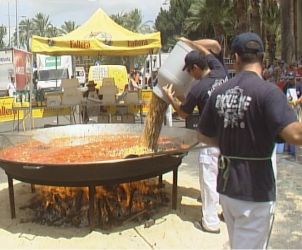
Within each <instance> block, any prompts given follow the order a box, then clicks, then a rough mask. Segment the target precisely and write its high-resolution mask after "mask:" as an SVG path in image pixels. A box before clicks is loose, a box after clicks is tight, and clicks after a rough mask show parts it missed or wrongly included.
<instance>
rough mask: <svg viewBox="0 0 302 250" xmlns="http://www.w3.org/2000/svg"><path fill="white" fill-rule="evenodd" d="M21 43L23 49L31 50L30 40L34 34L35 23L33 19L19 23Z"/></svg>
mask: <svg viewBox="0 0 302 250" xmlns="http://www.w3.org/2000/svg"><path fill="white" fill-rule="evenodd" d="M19 27H20V29H19V43H20V46H21V47H25V48H26V49H27V50H29V49H30V44H29V40H30V38H31V36H32V34H33V21H32V19H24V20H22V21H21V22H20V23H19Z"/></svg>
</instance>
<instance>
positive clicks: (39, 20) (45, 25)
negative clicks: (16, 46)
mask: <svg viewBox="0 0 302 250" xmlns="http://www.w3.org/2000/svg"><path fill="white" fill-rule="evenodd" d="M50 25H51V23H50V21H49V16H46V15H44V14H42V13H40V12H39V13H38V14H36V16H35V17H34V18H33V26H34V29H33V34H35V35H38V36H47V35H48V32H49V27H50Z"/></svg>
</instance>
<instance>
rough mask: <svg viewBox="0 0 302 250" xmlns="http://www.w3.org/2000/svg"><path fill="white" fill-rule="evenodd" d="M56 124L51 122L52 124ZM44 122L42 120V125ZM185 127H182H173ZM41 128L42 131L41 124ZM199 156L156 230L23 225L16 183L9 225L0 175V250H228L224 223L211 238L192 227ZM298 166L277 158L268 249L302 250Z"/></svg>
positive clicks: (25, 188) (189, 159)
mask: <svg viewBox="0 0 302 250" xmlns="http://www.w3.org/2000/svg"><path fill="white" fill-rule="evenodd" d="M55 120H56V119H52V118H49V120H48V121H47V123H49V124H53V123H54V122H55ZM44 122H45V121H44ZM174 125H175V126H179V127H183V126H184V123H183V122H179V121H178V122H177V121H175V123H174ZM40 126H43V124H42V123H41V124H40ZM10 130H11V124H10V123H7V124H2V125H0V132H2V133H5V131H10ZM197 156H198V152H197V151H192V152H190V153H189V154H188V156H186V157H185V158H184V160H183V163H182V165H181V167H180V169H179V176H178V181H179V183H178V184H179V196H178V204H179V207H178V209H177V210H176V211H172V210H171V209H170V207H166V208H162V209H160V210H159V211H158V213H157V214H156V215H155V216H154V219H155V225H153V226H151V227H150V228H144V225H143V224H142V223H136V222H129V223H128V224H126V225H123V226H122V227H119V228H116V229H114V230H110V231H102V230H95V231H94V232H89V230H88V229H87V228H65V227H48V226H45V225H37V224H33V223H21V219H25V218H26V215H27V212H26V211H24V210H19V209H18V208H19V207H20V206H22V205H24V204H25V203H26V202H27V201H28V199H29V198H30V197H31V193H30V188H29V185H28V184H24V183H20V182H17V181H15V182H14V184H15V185H14V188H15V199H16V207H17V219H15V220H11V219H10V213H9V202H8V190H7V182H6V176H5V173H4V172H3V171H2V170H0V242H1V244H0V248H1V249H29V248H31V249H54V248H56V249H100V248H101V249H228V236H227V230H226V226H225V224H224V223H222V224H221V233H220V234H219V235H212V234H208V233H203V232H200V231H198V230H197V229H195V228H194V226H193V224H192V222H193V221H194V220H196V219H199V217H200V205H201V204H200V203H198V202H197V201H196V197H197V196H198V194H199V191H198V189H199V188H198V187H199V184H198V171H197V167H196V161H197ZM301 176H302V166H301V164H297V163H296V162H295V160H294V159H293V158H292V157H290V156H288V155H286V154H281V155H278V180H277V184H278V202H277V208H276V218H275V223H274V227H273V231H272V235H271V239H270V244H269V248H270V249H277V248H278V249H302V240H301V239H302V222H301V218H302V217H301V213H302V182H301ZM171 178H172V177H171V174H166V175H164V180H165V183H166V189H167V191H168V192H170V190H171Z"/></svg>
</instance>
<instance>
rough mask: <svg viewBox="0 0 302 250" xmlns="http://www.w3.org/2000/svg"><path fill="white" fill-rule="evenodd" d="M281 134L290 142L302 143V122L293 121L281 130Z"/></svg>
mask: <svg viewBox="0 0 302 250" xmlns="http://www.w3.org/2000/svg"><path fill="white" fill-rule="evenodd" d="M280 136H281V137H282V138H283V139H284V140H285V141H286V142H288V143H291V144H297V145H302V123H301V122H293V123H291V124H289V125H287V126H286V127H285V128H284V129H282V131H281V132H280Z"/></svg>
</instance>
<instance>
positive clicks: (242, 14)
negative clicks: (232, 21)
mask: <svg viewBox="0 0 302 250" xmlns="http://www.w3.org/2000/svg"><path fill="white" fill-rule="evenodd" d="M233 2H234V12H235V15H236V18H237V20H236V26H235V30H236V33H237V34H238V33H242V32H246V31H248V30H249V28H248V26H249V23H248V15H247V13H248V6H249V5H248V0H233Z"/></svg>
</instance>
